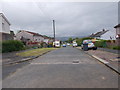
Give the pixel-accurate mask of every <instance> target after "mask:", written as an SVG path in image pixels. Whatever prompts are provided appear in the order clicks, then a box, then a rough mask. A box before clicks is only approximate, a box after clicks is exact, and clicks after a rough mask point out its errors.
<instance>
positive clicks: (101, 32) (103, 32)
mask: <svg viewBox="0 0 120 90" xmlns="http://www.w3.org/2000/svg"><path fill="white" fill-rule="evenodd" d="M108 31H109V30H105V29H103V30H102V31H100V32H97V33H95V34H94V33H92V34H91V35H90V36H89V37H92V38H96V39H102V38H103V35H104V34H105V33H106V32H108Z"/></svg>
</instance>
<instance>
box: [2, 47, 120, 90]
mask: <svg viewBox="0 0 120 90" xmlns="http://www.w3.org/2000/svg"><path fill="white" fill-rule="evenodd" d="M3 88H118V74H117V73H115V72H113V71H112V70H111V69H109V68H107V67H106V66H105V65H103V64H101V63H100V62H98V61H97V60H96V59H94V58H92V57H90V56H89V55H87V54H85V53H84V52H83V51H81V50H78V49H76V48H72V47H65V48H60V49H58V50H54V51H51V52H49V53H47V54H45V55H43V56H41V57H39V58H37V59H35V60H33V61H32V62H30V64H29V65H26V66H24V67H23V68H21V69H19V70H18V71H17V72H15V73H14V74H12V75H10V76H9V77H7V78H5V79H4V80H3Z"/></svg>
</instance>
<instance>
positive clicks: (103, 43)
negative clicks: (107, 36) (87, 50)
mask: <svg viewBox="0 0 120 90" xmlns="http://www.w3.org/2000/svg"><path fill="white" fill-rule="evenodd" d="M95 46H96V47H103V48H105V47H107V45H106V40H100V41H97V42H95Z"/></svg>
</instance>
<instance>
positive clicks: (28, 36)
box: [16, 30, 44, 42]
mask: <svg viewBox="0 0 120 90" xmlns="http://www.w3.org/2000/svg"><path fill="white" fill-rule="evenodd" d="M16 40H26V41H32V42H43V41H44V37H43V36H42V35H40V34H38V33H34V32H30V31H25V30H20V31H19V32H18V33H17V34H16Z"/></svg>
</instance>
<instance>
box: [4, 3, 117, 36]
mask: <svg viewBox="0 0 120 90" xmlns="http://www.w3.org/2000/svg"><path fill="white" fill-rule="evenodd" d="M2 12H3V13H4V14H5V16H6V17H7V18H8V20H9V21H10V23H11V30H13V31H15V32H17V31H18V30H28V31H33V32H37V33H40V34H43V35H48V36H53V30H52V20H53V19H54V20H55V22H56V36H57V37H65V36H87V35H90V34H91V33H95V32H97V31H100V30H102V29H103V28H105V29H109V30H113V29H114V28H113V27H114V26H115V25H117V23H118V18H117V17H118V14H117V13H118V3H117V2H5V3H2Z"/></svg>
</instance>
